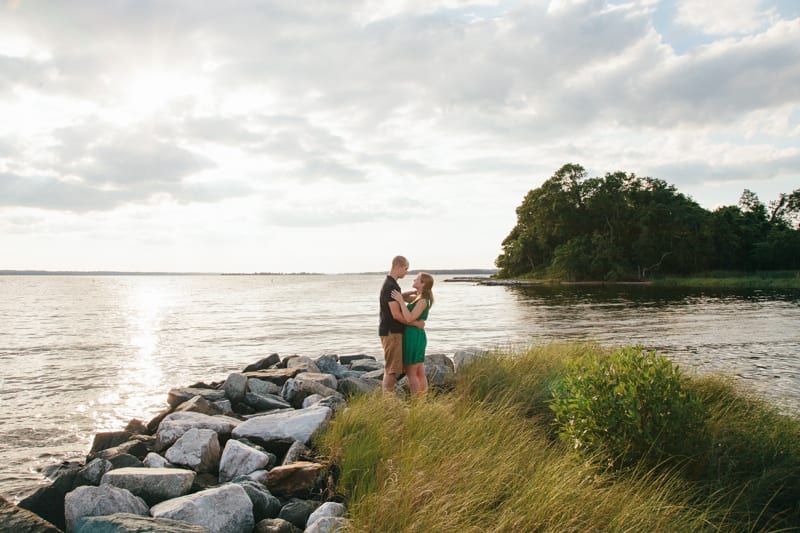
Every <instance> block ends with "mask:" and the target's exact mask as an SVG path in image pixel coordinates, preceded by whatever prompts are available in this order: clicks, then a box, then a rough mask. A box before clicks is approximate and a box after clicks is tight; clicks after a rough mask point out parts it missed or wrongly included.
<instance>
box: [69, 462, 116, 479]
mask: <svg viewBox="0 0 800 533" xmlns="http://www.w3.org/2000/svg"><path fill="white" fill-rule="evenodd" d="M112 468H114V465H113V464H111V461H106V460H105V459H99V458H98V459H93V460H92V461H91V462H90V463H89V464H87V465H86V466H84V467H83V468H81V469H80V470H79V471H78V481H77V484H78V485H99V484H100V480H101V479H103V475H104V474H105V473H106V472H108V471H109V470H111V469H112Z"/></svg>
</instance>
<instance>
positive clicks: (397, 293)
mask: <svg viewBox="0 0 800 533" xmlns="http://www.w3.org/2000/svg"><path fill="white" fill-rule="evenodd" d="M392 298H393V299H394V300H395V301H396V302H397V303H400V304H402V303H405V300H404V299H403V295H402V294H401V293H400V291H398V290H397V289H395V290H393V291H392Z"/></svg>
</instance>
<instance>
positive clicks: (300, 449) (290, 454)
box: [281, 440, 311, 465]
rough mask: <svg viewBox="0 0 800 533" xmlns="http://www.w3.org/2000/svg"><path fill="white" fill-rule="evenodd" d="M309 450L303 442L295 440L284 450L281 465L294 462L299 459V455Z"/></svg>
mask: <svg viewBox="0 0 800 533" xmlns="http://www.w3.org/2000/svg"><path fill="white" fill-rule="evenodd" d="M310 452H311V450H309V449H308V447H307V446H306V445H305V444H303V443H302V442H300V441H299V440H296V441H294V443H293V444H292V445H291V446H289V450H288V451H287V452H286V455H285V456H284V458H283V462H282V463H281V465H288V464H291V463H296V462H297V461H299V460H300V457H301V456H303V455H308V454H309V453H310Z"/></svg>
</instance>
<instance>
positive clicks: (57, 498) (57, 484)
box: [19, 463, 83, 529]
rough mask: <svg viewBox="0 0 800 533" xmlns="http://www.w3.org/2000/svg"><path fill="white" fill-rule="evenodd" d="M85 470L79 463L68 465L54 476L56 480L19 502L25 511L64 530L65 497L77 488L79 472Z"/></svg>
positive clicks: (62, 466)
mask: <svg viewBox="0 0 800 533" xmlns="http://www.w3.org/2000/svg"><path fill="white" fill-rule="evenodd" d="M81 468H83V466H82V465H81V464H79V463H67V464H63V465H60V468H59V469H58V470H57V471H56V472H55V473H54V474H53V475H55V479H54V480H53V482H52V483H51V484H50V485H48V486H46V487H40V488H39V489H37V490H36V491H35V492H34V493H33V494H31V495H30V496H27V497H26V498H24V499H23V500H22V501H20V502H19V506H20V507H21V508H23V509H27V510H29V511H32V512H34V513H36V514H37V515H39V516H40V517H42V518H43V519H45V520H47V521H48V522H50V523H51V524H53V525H54V526H56V527H58V528H60V529H64V528H65V527H66V525H65V523H64V497H65V495H66V494H67V493H68V492H70V491H71V490H72V489H73V488H75V484H76V481H77V479H78V472H79V471H80V470H81Z"/></svg>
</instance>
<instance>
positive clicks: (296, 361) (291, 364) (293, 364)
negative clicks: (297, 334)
mask: <svg viewBox="0 0 800 533" xmlns="http://www.w3.org/2000/svg"><path fill="white" fill-rule="evenodd" d="M285 362H286V368H298V369H300V370H303V371H305V372H319V367H318V366H317V364H316V363H315V362H314V360H313V359H311V358H310V357H306V356H305V355H292V356H290V357H287V358H286V359H285Z"/></svg>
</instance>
